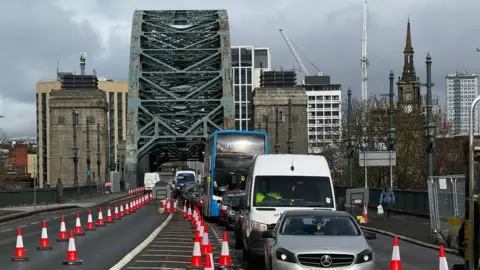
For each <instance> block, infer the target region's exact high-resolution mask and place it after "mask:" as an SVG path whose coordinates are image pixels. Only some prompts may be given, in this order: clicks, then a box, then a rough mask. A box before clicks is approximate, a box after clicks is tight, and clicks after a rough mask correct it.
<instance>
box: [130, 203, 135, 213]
mask: <svg viewBox="0 0 480 270" xmlns="http://www.w3.org/2000/svg"><path fill="white" fill-rule="evenodd" d="M135 212H136V211H135V205H134V204H133V200H132V201H130V213H135Z"/></svg>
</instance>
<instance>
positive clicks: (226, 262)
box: [218, 232, 232, 267]
mask: <svg viewBox="0 0 480 270" xmlns="http://www.w3.org/2000/svg"><path fill="white" fill-rule="evenodd" d="M218 266H219V267H229V266H232V259H231V258H230V250H229V249H228V234H227V232H224V233H223V241H222V252H221V253H220V260H219V262H218Z"/></svg>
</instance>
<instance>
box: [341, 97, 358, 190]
mask: <svg viewBox="0 0 480 270" xmlns="http://www.w3.org/2000/svg"><path fill="white" fill-rule="evenodd" d="M347 96H348V100H347V101H348V104H347V106H348V107H347V138H346V139H345V140H344V145H345V147H346V150H347V151H346V152H347V158H348V163H347V166H348V167H347V171H348V186H349V187H352V186H353V158H354V156H355V153H356V150H357V149H356V148H357V139H356V138H355V135H353V124H352V89H350V88H348V92H347Z"/></svg>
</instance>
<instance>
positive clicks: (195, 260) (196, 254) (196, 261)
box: [190, 237, 203, 269]
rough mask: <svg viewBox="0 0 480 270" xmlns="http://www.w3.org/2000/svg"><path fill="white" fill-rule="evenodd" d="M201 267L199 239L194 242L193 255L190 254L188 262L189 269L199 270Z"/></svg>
mask: <svg viewBox="0 0 480 270" xmlns="http://www.w3.org/2000/svg"><path fill="white" fill-rule="evenodd" d="M202 266H203V262H202V252H201V251H200V238H199V237H197V238H195V242H194V243H193V253H192V260H191V261H190V268H196V267H198V269H201V267H202Z"/></svg>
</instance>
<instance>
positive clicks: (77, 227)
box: [73, 212, 85, 236]
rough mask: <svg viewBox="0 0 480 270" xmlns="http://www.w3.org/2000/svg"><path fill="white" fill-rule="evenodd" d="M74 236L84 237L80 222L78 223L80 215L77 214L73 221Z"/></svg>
mask: <svg viewBox="0 0 480 270" xmlns="http://www.w3.org/2000/svg"><path fill="white" fill-rule="evenodd" d="M73 232H74V233H75V235H76V236H84V235H85V232H84V231H83V229H82V222H81V221H80V213H78V212H77V218H76V220H75V230H74V231H73Z"/></svg>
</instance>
